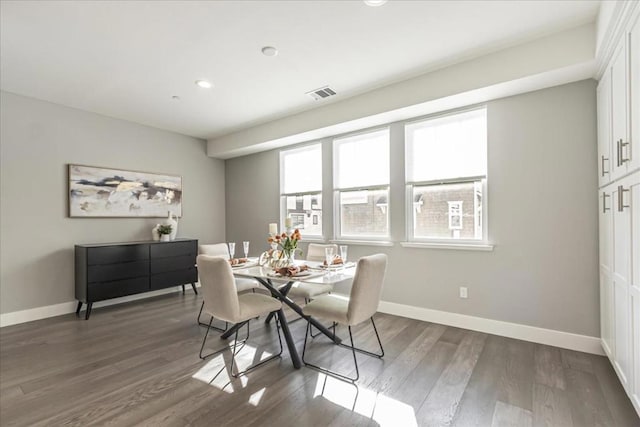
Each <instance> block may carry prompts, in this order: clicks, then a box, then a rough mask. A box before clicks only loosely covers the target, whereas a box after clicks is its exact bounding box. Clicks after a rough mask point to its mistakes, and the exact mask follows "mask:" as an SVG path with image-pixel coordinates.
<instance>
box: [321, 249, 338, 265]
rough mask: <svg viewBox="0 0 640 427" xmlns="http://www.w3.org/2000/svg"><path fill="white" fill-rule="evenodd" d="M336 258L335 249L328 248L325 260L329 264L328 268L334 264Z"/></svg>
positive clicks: (325, 250) (325, 252)
mask: <svg viewBox="0 0 640 427" xmlns="http://www.w3.org/2000/svg"><path fill="white" fill-rule="evenodd" d="M335 257H336V253H335V248H334V247H333V246H327V247H326V248H324V259H325V261H326V262H327V268H328V267H331V264H333V259H334V258H335Z"/></svg>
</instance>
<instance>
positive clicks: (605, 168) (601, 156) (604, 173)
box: [597, 68, 611, 186]
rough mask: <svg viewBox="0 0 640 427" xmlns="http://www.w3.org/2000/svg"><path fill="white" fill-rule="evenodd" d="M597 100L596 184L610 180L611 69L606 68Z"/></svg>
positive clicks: (603, 183)
mask: <svg viewBox="0 0 640 427" xmlns="http://www.w3.org/2000/svg"><path fill="white" fill-rule="evenodd" d="M597 99H598V182H599V184H600V186H602V185H605V184H606V183H608V182H609V181H610V180H611V173H610V171H611V69H610V68H607V71H606V72H605V73H604V75H603V76H602V78H601V79H600V83H599V84H598V89H597Z"/></svg>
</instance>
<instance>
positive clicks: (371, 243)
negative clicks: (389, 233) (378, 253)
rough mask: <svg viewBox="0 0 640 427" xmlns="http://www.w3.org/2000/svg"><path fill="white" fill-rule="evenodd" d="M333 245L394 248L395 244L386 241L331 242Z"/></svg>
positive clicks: (344, 240) (343, 240) (341, 240)
mask: <svg viewBox="0 0 640 427" xmlns="http://www.w3.org/2000/svg"><path fill="white" fill-rule="evenodd" d="M331 243H337V244H339V245H362V246H393V245H394V243H393V242H388V241H386V240H347V239H340V240H331Z"/></svg>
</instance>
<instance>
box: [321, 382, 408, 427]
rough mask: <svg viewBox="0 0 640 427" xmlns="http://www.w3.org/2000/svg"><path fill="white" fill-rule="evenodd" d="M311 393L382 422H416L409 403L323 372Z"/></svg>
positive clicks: (399, 423) (396, 424)
mask: <svg viewBox="0 0 640 427" xmlns="http://www.w3.org/2000/svg"><path fill="white" fill-rule="evenodd" d="M313 397H314V398H316V397H321V398H324V399H326V400H328V401H330V402H332V403H334V404H336V405H339V406H341V407H343V408H345V409H348V410H350V411H352V412H355V413H357V414H360V415H362V416H364V417H366V418H370V419H372V420H374V421H376V422H377V423H378V424H379V425H381V426H400V425H401V426H406V427H414V426H415V427H417V425H418V422H417V420H416V416H415V411H414V410H413V407H412V406H411V405H407V404H406V403H403V402H401V401H399V400H396V399H392V398H390V397H388V396H385V395H384V394H381V393H378V392H376V391H373V390H369V389H367V388H365V387H362V386H356V385H353V384H350V383H348V382H345V381H342V380H339V379H336V378H333V377H331V376H328V375H325V374H318V380H317V382H316V388H315V392H314V393H313Z"/></svg>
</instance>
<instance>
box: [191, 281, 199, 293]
mask: <svg viewBox="0 0 640 427" xmlns="http://www.w3.org/2000/svg"><path fill="white" fill-rule="evenodd" d="M191 287H192V288H193V293H194V294H196V295H198V290H197V289H196V284H195V283H194V282H191Z"/></svg>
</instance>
